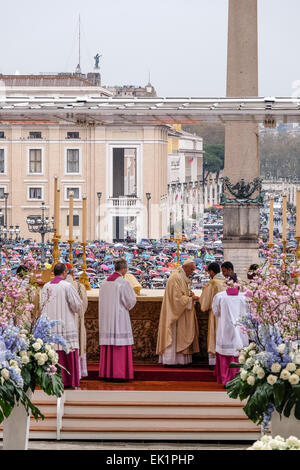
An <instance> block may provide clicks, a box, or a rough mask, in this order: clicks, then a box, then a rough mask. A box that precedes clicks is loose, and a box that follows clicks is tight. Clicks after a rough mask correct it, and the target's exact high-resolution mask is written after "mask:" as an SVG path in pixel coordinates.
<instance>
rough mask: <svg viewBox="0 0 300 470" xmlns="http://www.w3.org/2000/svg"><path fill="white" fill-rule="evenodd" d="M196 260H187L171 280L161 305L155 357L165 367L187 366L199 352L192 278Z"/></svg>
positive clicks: (195, 297) (195, 298) (173, 274)
mask: <svg viewBox="0 0 300 470" xmlns="http://www.w3.org/2000/svg"><path fill="white" fill-rule="evenodd" d="M195 269H196V265H195V263H194V261H193V260H191V259H188V260H186V261H185V262H184V263H183V265H182V267H180V268H177V269H176V270H175V271H174V272H173V273H172V274H171V276H170V278H169V279H168V282H167V285H166V289H165V294H164V298H163V302H162V307H161V312H160V318H159V327H158V338H157V346H156V354H158V355H159V362H161V363H162V364H165V365H186V364H189V363H191V362H192V354H193V353H196V352H199V338H198V336H199V331H198V322H197V316H196V311H195V307H194V301H195V300H198V297H197V296H196V295H195V294H193V292H191V281H190V279H189V276H191V275H192V273H193V272H194V271H195Z"/></svg>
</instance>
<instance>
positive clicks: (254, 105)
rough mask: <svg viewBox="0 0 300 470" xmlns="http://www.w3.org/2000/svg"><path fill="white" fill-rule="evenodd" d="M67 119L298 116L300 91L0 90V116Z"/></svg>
mask: <svg viewBox="0 0 300 470" xmlns="http://www.w3.org/2000/svg"><path fill="white" fill-rule="evenodd" d="M11 119H14V120H22V121H24V120H27V121H40V120H41V119H42V120H51V121H67V122H73V123H74V124H90V125H92V124H96V125H97V124H98V125H124V124H126V125H164V124H173V123H181V124H199V123H202V122H219V123H223V124H224V123H225V122H228V121H245V122H256V123H265V125H266V127H275V125H276V124H279V123H292V122H300V97H295V98H293V97H287V98H275V97H264V98H263V97H253V98H184V97H180V98H105V97H97V96H63V95H59V96H44V97H43V96H18V95H13V96H0V120H1V121H2V122H3V121H6V120H11Z"/></svg>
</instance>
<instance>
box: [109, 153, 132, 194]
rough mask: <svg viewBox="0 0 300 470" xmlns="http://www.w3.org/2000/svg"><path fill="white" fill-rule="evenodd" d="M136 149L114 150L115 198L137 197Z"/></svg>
mask: <svg viewBox="0 0 300 470" xmlns="http://www.w3.org/2000/svg"><path fill="white" fill-rule="evenodd" d="M136 178H137V165H136V148H114V149H113V197H120V196H127V197H128V196H131V197H136V186H137V181H136Z"/></svg>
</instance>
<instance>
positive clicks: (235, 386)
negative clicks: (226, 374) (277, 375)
mask: <svg viewBox="0 0 300 470" xmlns="http://www.w3.org/2000/svg"><path fill="white" fill-rule="evenodd" d="M226 389H227V393H228V395H229V397H230V398H234V399H236V398H239V399H240V400H241V401H243V400H246V399H248V400H247V403H246V405H245V406H244V408H243V410H244V412H245V413H246V415H247V416H248V418H249V419H251V421H253V422H254V423H256V424H261V422H262V420H263V417H264V413H265V412H266V410H267V408H268V405H269V404H270V403H273V404H274V406H275V409H276V411H277V412H278V413H279V414H280V415H282V414H283V415H284V416H285V417H287V418H288V417H289V416H290V414H291V412H292V410H293V408H294V415H295V417H296V419H299V420H300V384H298V385H291V384H290V383H289V381H288V380H281V379H279V380H278V381H277V382H276V383H275V384H274V385H270V384H268V383H267V382H266V381H265V380H264V379H262V380H258V381H257V382H256V384H255V386H252V385H249V384H248V383H247V381H244V380H242V379H241V377H240V374H237V375H236V376H235V378H234V379H233V380H231V381H230V382H228V383H227V384H226Z"/></svg>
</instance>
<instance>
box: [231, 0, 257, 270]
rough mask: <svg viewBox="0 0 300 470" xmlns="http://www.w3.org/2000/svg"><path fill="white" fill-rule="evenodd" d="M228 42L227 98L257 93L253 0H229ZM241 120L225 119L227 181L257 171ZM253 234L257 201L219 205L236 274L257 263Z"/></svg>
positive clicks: (250, 126) (250, 127) (250, 131)
mask: <svg viewBox="0 0 300 470" xmlns="http://www.w3.org/2000/svg"><path fill="white" fill-rule="evenodd" d="M227 47H228V49H227V91H226V94H227V97H242V98H247V97H254V96H258V54H257V0H229V11H228V46H227ZM241 119H242V116H241V118H240V120H238V121H227V122H226V124H225V167H224V176H225V177H228V178H229V180H230V185H231V186H235V185H236V184H237V183H239V182H241V180H242V179H244V181H245V183H246V184H248V183H251V182H252V181H253V180H254V179H255V178H257V177H259V175H260V167H259V155H258V125H257V124H256V123H255V122H246V121H242V120H241ZM225 194H226V196H228V198H229V199H235V198H234V197H233V196H232V195H230V194H228V192H227V193H226V192H225ZM237 199H238V198H237ZM258 235H259V206H258V205H257V204H253V203H246V204H245V203H243V204H241V203H240V201H238V200H235V201H233V202H230V203H225V204H224V229H223V246H224V260H225V261H231V262H232V263H233V264H234V268H235V271H236V273H237V274H238V275H239V276H240V277H243V278H244V277H245V274H246V269H247V268H248V267H249V266H250V265H251V264H252V263H257V262H258Z"/></svg>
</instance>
